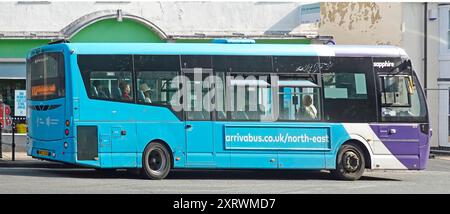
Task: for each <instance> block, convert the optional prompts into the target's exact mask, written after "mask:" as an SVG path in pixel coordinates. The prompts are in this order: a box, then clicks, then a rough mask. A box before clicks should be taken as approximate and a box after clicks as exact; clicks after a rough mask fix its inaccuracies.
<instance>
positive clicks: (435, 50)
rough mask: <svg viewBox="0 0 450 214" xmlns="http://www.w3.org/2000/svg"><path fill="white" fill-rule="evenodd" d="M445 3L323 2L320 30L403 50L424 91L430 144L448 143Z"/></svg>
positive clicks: (449, 54) (449, 47) (342, 40)
mask: <svg viewBox="0 0 450 214" xmlns="http://www.w3.org/2000/svg"><path fill="white" fill-rule="evenodd" d="M449 14H450V5H449V4H447V3H388V2H385V3H369V2H364V3H357V2H354V3H322V4H321V20H320V25H319V30H318V33H319V34H328V35H332V36H333V37H334V38H335V40H336V43H337V44H372V45H379V44H388V45H396V46H400V47H402V48H404V49H405V51H406V52H407V54H408V55H409V56H410V58H411V60H412V62H413V66H414V69H415V70H416V72H417V73H418V76H419V79H420V81H421V83H422V86H423V87H424V88H425V91H426V94H427V102H428V106H429V113H430V115H429V116H430V121H431V127H432V129H433V137H432V141H431V146H432V148H434V149H445V150H448V149H449V148H450V143H449V142H450V105H449V103H450V99H449V96H450V94H449V90H450V43H449V42H450V37H449V36H450V33H449V32H450V27H449V26H450V22H449V20H450V16H449Z"/></svg>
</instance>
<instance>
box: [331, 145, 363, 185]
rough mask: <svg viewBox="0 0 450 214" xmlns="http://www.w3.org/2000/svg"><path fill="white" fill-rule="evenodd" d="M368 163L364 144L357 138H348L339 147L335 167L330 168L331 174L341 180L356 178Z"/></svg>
mask: <svg viewBox="0 0 450 214" xmlns="http://www.w3.org/2000/svg"><path fill="white" fill-rule="evenodd" d="M370 164H371V162H370V153H369V151H368V150H367V148H366V146H365V145H364V144H363V143H362V142H360V141H358V140H353V139H352V140H348V141H346V142H344V143H343V144H342V145H341V146H340V147H339V149H338V152H337V155H336V169H334V170H331V174H332V175H333V176H335V177H336V178H338V179H341V180H358V179H359V178H360V177H361V176H362V174H363V173H364V170H365V169H366V168H370V166H371V165H370Z"/></svg>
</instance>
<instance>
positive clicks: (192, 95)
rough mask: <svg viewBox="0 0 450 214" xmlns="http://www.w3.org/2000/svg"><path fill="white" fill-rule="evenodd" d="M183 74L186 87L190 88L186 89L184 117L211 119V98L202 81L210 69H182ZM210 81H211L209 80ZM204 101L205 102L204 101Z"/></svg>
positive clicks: (189, 118) (209, 72)
mask: <svg viewBox="0 0 450 214" xmlns="http://www.w3.org/2000/svg"><path fill="white" fill-rule="evenodd" d="M183 72H184V75H185V77H186V80H187V82H186V83H185V84H186V88H188V89H190V90H189V91H187V93H186V95H187V99H186V100H185V102H187V103H186V104H187V106H186V107H187V109H185V110H186V118H187V120H211V113H210V112H211V109H212V108H211V106H210V105H211V103H210V102H208V101H210V100H211V97H209V95H210V94H209V93H208V92H209V88H207V87H204V83H205V82H207V81H209V80H207V81H205V80H206V79H207V78H208V77H209V76H211V73H212V71H211V69H202V68H194V69H183ZM209 83H211V82H209ZM205 101H206V102H205Z"/></svg>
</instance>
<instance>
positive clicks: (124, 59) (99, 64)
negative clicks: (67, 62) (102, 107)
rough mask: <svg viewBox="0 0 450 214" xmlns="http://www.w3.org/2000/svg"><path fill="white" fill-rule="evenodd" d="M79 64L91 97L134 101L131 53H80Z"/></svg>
mask: <svg viewBox="0 0 450 214" xmlns="http://www.w3.org/2000/svg"><path fill="white" fill-rule="evenodd" d="M78 65H79V68H80V71H81V74H82V76H83V81H84V84H85V88H86V92H87V94H88V96H89V97H90V98H92V99H102V100H113V101H121V102H132V101H133V99H134V97H133V81H132V79H133V75H132V62H131V56H130V55H79V56H78Z"/></svg>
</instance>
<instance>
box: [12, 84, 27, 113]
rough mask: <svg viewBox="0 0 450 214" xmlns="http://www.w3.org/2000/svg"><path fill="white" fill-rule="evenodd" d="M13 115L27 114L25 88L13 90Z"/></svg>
mask: <svg viewBox="0 0 450 214" xmlns="http://www.w3.org/2000/svg"><path fill="white" fill-rule="evenodd" d="M14 102H15V103H14V104H15V105H14V116H21V117H25V116H27V94H26V90H15V91H14Z"/></svg>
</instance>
